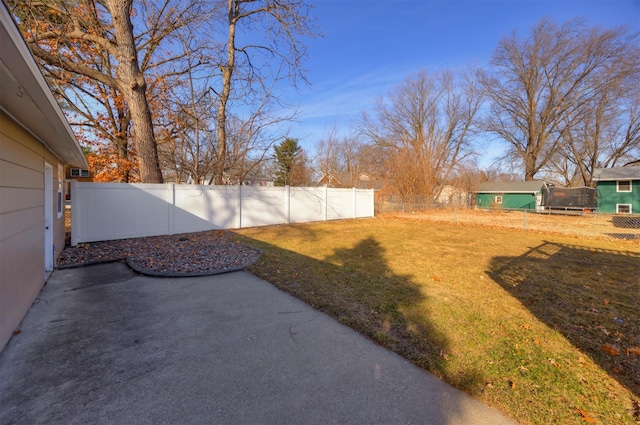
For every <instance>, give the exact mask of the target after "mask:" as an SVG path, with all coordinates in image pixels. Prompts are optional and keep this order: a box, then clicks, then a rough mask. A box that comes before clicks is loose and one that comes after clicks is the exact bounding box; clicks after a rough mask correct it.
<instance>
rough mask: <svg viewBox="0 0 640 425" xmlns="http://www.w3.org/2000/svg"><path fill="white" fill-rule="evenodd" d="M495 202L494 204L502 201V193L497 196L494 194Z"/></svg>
mask: <svg viewBox="0 0 640 425" xmlns="http://www.w3.org/2000/svg"><path fill="white" fill-rule="evenodd" d="M495 203H496V204H501V203H502V195H498V196H496V198H495Z"/></svg>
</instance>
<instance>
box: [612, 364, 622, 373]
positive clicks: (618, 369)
mask: <svg viewBox="0 0 640 425" xmlns="http://www.w3.org/2000/svg"><path fill="white" fill-rule="evenodd" d="M611 371H612V372H613V373H615V374H616V375H620V374H621V373H622V369H620V368H619V367H615V366H614V367H612V368H611Z"/></svg>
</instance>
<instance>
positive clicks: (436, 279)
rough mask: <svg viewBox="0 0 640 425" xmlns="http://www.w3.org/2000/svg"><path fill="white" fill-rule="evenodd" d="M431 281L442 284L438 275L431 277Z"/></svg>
mask: <svg viewBox="0 0 640 425" xmlns="http://www.w3.org/2000/svg"><path fill="white" fill-rule="evenodd" d="M431 279H433V280H435V281H436V282H440V281H441V280H442V279H440V278H439V277H438V276H436V275H433V276H431Z"/></svg>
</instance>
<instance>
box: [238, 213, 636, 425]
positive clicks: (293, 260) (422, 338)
mask: <svg viewBox="0 0 640 425" xmlns="http://www.w3.org/2000/svg"><path fill="white" fill-rule="evenodd" d="M561 218H562V219H565V218H566V217H561ZM574 219H575V218H574ZM577 219H578V220H582V218H577ZM491 224H492V225H495V218H494V219H493V221H492V222H491ZM557 229H558V227H557V225H556V226H555V227H554V232H556V233H557ZM236 234H237V238H238V239H239V240H241V241H242V242H243V243H246V244H249V245H253V246H256V247H258V248H261V249H263V250H264V255H263V256H262V258H261V260H260V261H259V262H258V263H257V264H256V265H255V266H253V267H252V271H253V272H254V273H256V274H257V275H259V276H261V277H263V278H264V279H266V280H268V281H270V282H272V283H273V284H275V285H276V286H278V287H280V288H281V289H283V290H285V291H287V292H289V293H291V294H293V295H295V296H297V297H299V298H301V299H302V300H304V301H306V302H307V303H309V304H310V305H312V306H314V307H315V308H317V309H319V310H321V311H324V312H326V313H328V314H330V315H331V316H333V317H335V318H336V319H338V320H339V321H341V322H342V323H344V324H346V325H348V326H351V327H352V328H354V329H356V330H358V331H359V332H361V333H363V334H365V335H367V336H369V337H370V338H372V339H373V340H375V341H377V342H378V343H380V344H382V345H384V346H386V347H388V348H390V349H392V350H394V351H396V352H398V353H400V354H401V355H403V356H405V357H406V358H407V359H409V360H411V361H412V362H414V363H415V364H417V365H419V366H421V367H423V368H425V369H427V370H429V371H431V372H433V373H435V374H437V375H438V376H441V377H442V378H443V379H445V380H446V381H448V382H450V383H451V384H453V385H455V386H456V387H458V388H461V389H463V390H464V391H466V392H468V393H470V394H472V395H474V396H476V397H479V398H481V399H482V400H484V401H485V402H486V403H488V404H490V405H493V406H495V407H497V408H499V409H501V410H502V411H504V412H505V413H506V414H508V415H510V416H512V417H514V418H516V419H518V420H519V421H521V422H522V423H532V424H549V423H563V424H571V423H575V424H583V423H601V424H631V423H638V422H637V421H638V415H640V411H639V410H640V409H639V408H638V404H637V403H638V397H639V396H640V352H638V351H636V350H640V303H639V302H638V300H639V296H640V244H638V242H637V241H625V240H617V239H612V240H604V239H585V238H578V237H569V236H560V235H557V234H555V233H554V234H545V233H542V231H535V232H531V231H527V232H524V231H522V230H509V229H501V228H494V227H483V226H477V225H474V226H467V225H454V224H447V223H434V222H431V221H427V220H410V219H398V218H376V219H368V220H355V221H342V222H323V223H311V224H304V225H288V226H273V227H261V228H252V229H243V230H239V231H237V232H236Z"/></svg>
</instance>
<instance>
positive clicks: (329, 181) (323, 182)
mask: <svg viewBox="0 0 640 425" xmlns="http://www.w3.org/2000/svg"><path fill="white" fill-rule="evenodd" d="M350 180H351V178H350V176H349V174H348V173H340V172H334V173H332V172H326V173H324V174H323V175H322V177H320V179H319V180H318V182H317V185H318V186H327V187H338V188H340V187H350V186H349V181H350Z"/></svg>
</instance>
